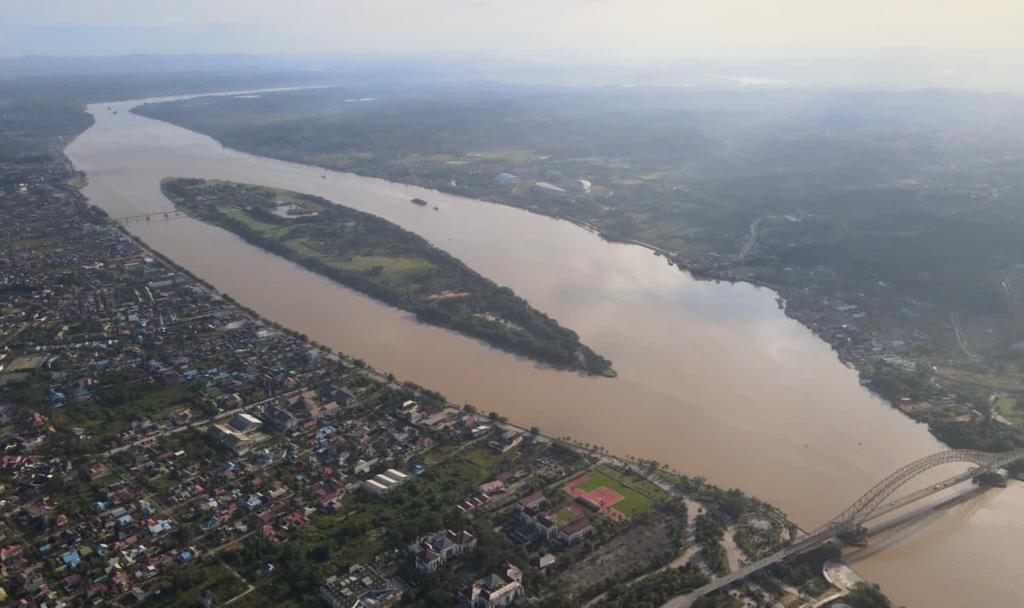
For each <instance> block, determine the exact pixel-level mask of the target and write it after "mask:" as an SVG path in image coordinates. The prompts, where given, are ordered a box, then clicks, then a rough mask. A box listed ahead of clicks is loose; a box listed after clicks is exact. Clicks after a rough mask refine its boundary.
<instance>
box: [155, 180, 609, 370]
mask: <svg viewBox="0 0 1024 608" xmlns="http://www.w3.org/2000/svg"><path fill="white" fill-rule="evenodd" d="M162 188H163V191H164V194H166V195H167V197H168V198H170V199H171V200H172V201H173V202H174V203H175V205H177V206H178V207H179V208H181V209H182V210H183V211H185V212H186V213H188V214H189V215H192V216H194V217H196V218H198V219H201V220H203V221H206V222H209V223H211V224H214V225H217V226H220V227H221V228H224V229H225V230H229V231H231V232H233V233H235V234H237V235H238V236H240V237H242V238H244V239H245V240H246V241H249V242H250V243H252V244H254V245H257V246H259V247H261V248H263V249H266V250H267V251H270V252H272V253H275V254H277V255H280V256H282V257H285V258H287V259H289V260H292V261H294V262H296V263H298V264H301V265H302V266H305V267H306V268H308V269H310V270H312V271H313V272H317V273H319V274H322V275H324V276H327V277H330V278H331V279H334V280H335V281H338V282H339V283H341V284H343V285H345V286H347V287H350V288H352V289H355V290H356V291H360V292H362V293H365V294H367V295H369V296H371V297H373V298H376V299H378V300H380V301H382V302H384V303H386V304H390V305H391V306H395V307H397V308H401V309H403V310H407V311H409V312H411V313H413V314H415V315H416V317H417V318H418V319H419V320H421V321H423V322H425V323H430V324H432V325H438V326H441V327H446V328H448V329H452V330H455V331H458V332H460V333H463V334H466V335H468V336H472V337H474V338H478V339H480V340H483V341H484V342H486V343H488V344H490V345H493V346H495V347H498V348H501V349H503V350H506V351H509V352H512V353H515V354H519V355H523V356H527V357H530V358H531V359H535V360H537V361H540V362H543V363H546V364H550V365H553V366H556V367H559V368H564V369H576V370H582V371H585V372H587V373H591V374H601V375H605V376H612V375H614V371H612V369H611V362H610V361H608V360H607V359H605V358H604V357H601V356H600V355H598V354H597V353H595V352H594V351H592V350H591V349H590V348H588V347H587V346H585V345H583V344H581V343H580V341H579V337H578V336H577V335H576V333H575V332H573V331H571V330H569V329H567V328H565V327H562V326H560V325H559V324H558V322H556V321H555V320H554V319H552V318H551V317H548V316H547V315H545V314H544V313H542V312H540V311H538V310H536V309H535V308H533V307H531V306H530V305H529V303H527V302H526V301H525V300H524V299H523V298H520V297H519V296H517V295H516V294H515V293H513V292H512V290H511V289H509V288H507V287H502V286H499V285H496V284H495V283H494V282H492V281H490V280H488V279H486V278H485V277H482V276H480V275H479V274H477V273H476V272H474V271H473V270H471V269H470V268H469V267H468V266H466V265H465V264H463V263H462V262H461V261H459V260H457V259H456V258H454V257H452V256H451V255H449V254H448V253H446V252H444V251H442V250H440V249H438V248H436V247H434V246H432V245H430V244H429V243H428V242H427V241H425V240H424V239H422V238H420V237H419V236H417V235H415V234H413V233H411V232H408V231H406V230H403V229H402V228H399V227H398V226H395V225H394V224H391V223H389V222H387V221H385V220H383V219H381V218H378V217H376V216H373V215H370V214H368V213H363V212H361V211H356V210H354V209H351V208H348V207H344V206H342V205H337V204H334V203H332V202H330V201H327V200H325V199H322V198H318V197H314V196H310V195H306V194H299V193H295V192H288V191H284V190H277V189H272V188H265V187H262V186H254V185H248V184H238V183H232V182H224V181H213V180H201V179H185V178H171V179H166V180H164V181H163V183H162Z"/></svg>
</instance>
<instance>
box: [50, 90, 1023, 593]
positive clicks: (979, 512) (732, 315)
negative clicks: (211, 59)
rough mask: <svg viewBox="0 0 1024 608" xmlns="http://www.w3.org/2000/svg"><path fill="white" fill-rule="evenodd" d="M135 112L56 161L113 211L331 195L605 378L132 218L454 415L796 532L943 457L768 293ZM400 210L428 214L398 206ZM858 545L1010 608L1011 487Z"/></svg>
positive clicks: (233, 244) (863, 568)
mask: <svg viewBox="0 0 1024 608" xmlns="http://www.w3.org/2000/svg"><path fill="white" fill-rule="evenodd" d="M138 103H139V102H137V101H135V102H118V103H111V104H96V105H93V106H90V108H89V111H90V112H91V113H93V114H94V115H95V117H96V124H95V125H94V126H93V127H91V128H90V129H88V130H87V131H86V132H84V133H83V134H82V135H80V136H79V137H78V138H77V139H76V140H75V141H74V142H72V143H71V144H70V145H69V146H68V148H67V154H68V156H69V157H70V158H71V160H72V161H73V162H74V164H75V166H76V167H77V168H78V169H81V170H83V171H85V172H86V174H87V175H88V179H89V183H88V186H87V187H86V189H85V193H86V195H87V196H88V197H89V199H90V201H91V202H92V203H93V204H95V205H98V206H100V207H102V208H103V209H105V210H106V211H107V212H108V213H110V215H111V216H112V217H115V218H122V217H127V216H132V215H138V214H145V213H153V212H163V211H165V210H170V209H173V205H172V204H171V203H170V202H169V201H167V200H166V199H165V198H164V197H163V195H162V194H161V193H160V188H159V183H160V180H161V179H162V178H164V177H170V176H183V177H204V178H218V179H228V180H236V181H240V182H248V183H254V184H261V185H266V186H273V187H280V188H287V189H291V190H295V191H299V192H305V193H309V194H315V195H319V196H323V197H325V198H327V199H329V200H332V201H334V202H336V203H339V204H343V205H348V206H350V207H353V208H356V209H359V210H362V211H366V212H369V213H373V214H375V215H378V216H380V217H383V218H385V219H387V220H389V221H392V222H394V223H396V224H398V225H400V226H402V227H403V228H406V229H408V230H411V231H413V232H416V233H417V234H419V235H421V236H422V237H424V238H425V239H427V240H428V241H430V242H431V243H433V244H434V245H436V246H438V247H440V248H442V249H445V250H446V251H448V252H450V253H451V254H453V255H455V256H456V257H458V258H460V259H461V260H462V261H464V262H465V263H466V264H468V265H469V266H471V267H472V268H473V269H475V270H476V271H478V272H480V273H481V274H483V275H485V276H487V277H489V278H491V279H493V280H494V281H496V282H498V283H499V284H503V285H507V286H509V287H511V288H512V289H514V290H515V291H516V292H517V293H518V294H520V295H522V296H523V297H525V298H527V299H528V300H529V301H530V303H531V304H533V305H534V306H535V307H537V308H539V309H540V310H543V311H544V312H546V313H548V314H549V315H551V316H553V317H554V318H556V319H558V321H559V322H561V323H562V324H563V325H566V326H568V327H570V328H572V329H573V330H575V331H576V332H578V333H579V334H580V337H581V339H582V340H583V342H585V343H586V344H588V345H590V346H591V347H593V348H594V349H595V350H596V351H597V352H598V353H600V354H602V355H604V356H606V357H608V358H610V359H611V360H612V361H613V362H614V366H615V369H616V371H618V373H619V376H618V378H615V379H607V378H596V377H586V376H581V375H578V374H575V373H570V372H564V371H556V370H552V369H546V368H544V367H541V366H538V365H537V364H535V363H534V362H532V361H529V360H526V359H523V358H520V357H516V356H514V355H510V354H507V353H504V352H502V351H498V350H495V349H492V348H489V347H487V346H486V345H485V344H483V343H481V342H478V341H476V340H473V339H470V338H466V337H464V336H461V335H459V334H456V333H452V332H449V331H446V330H442V329H439V328H435V327H432V326H427V325H423V324H420V323H418V322H416V321H415V319H413V318H412V316H411V315H409V314H407V313H405V312H403V311H401V310H397V309H394V308H391V307H388V306H386V305H383V304H381V303H378V302H376V301H374V300H371V299H369V298H367V297H364V296H362V295H360V294H357V293H355V292H353V291H351V290H349V289H346V288H344V287H342V286H340V285H337V284H335V283H333V282H331V281H330V280H328V279H325V278H322V277H319V276H317V275H315V274H312V273H310V272H308V271H306V270H304V269H302V268H300V267H298V266H296V265H294V264H292V263H290V262H287V261H285V260H282V259H280V258H277V257H275V256H273V255H270V254H268V253H265V252H263V251H261V250H259V249H257V248H255V247H252V246H250V245H248V244H246V243H245V242H243V241H242V240H241V239H239V238H237V237H235V236H234V235H232V234H230V233H228V232H225V231H223V230H221V229H219V228H216V227H212V226H209V225H206V224H203V223H201V222H198V221H195V220H192V219H188V218H181V219H163V218H162V217H157V218H154V219H152V220H151V221H137V222H132V223H129V224H127V227H128V229H129V230H130V231H131V232H132V233H133V234H136V235H138V236H139V237H141V238H142V239H143V240H144V241H145V242H146V243H147V244H148V245H150V246H151V247H152V248H154V249H156V250H157V251H160V252H161V253H163V254H165V255H167V256H168V257H169V258H171V259H173V260H174V261H175V262H177V263H178V264H180V265H182V266H184V267H185V268H188V269H189V270H190V271H192V272H194V273H195V274H196V275H198V276H199V277H202V278H203V279H205V280H207V281H209V282H210V283H212V284H213V285H215V286H216V287H217V288H218V289H219V290H221V291H223V292H225V293H228V294H230V295H231V296H233V297H234V298H236V299H237V300H238V301H239V302H241V303H242V304H245V305H246V306H249V307H251V308H252V309H254V310H256V311H257V312H259V313H260V314H262V315H264V316H266V317H267V318H269V319H272V320H274V321H277V322H280V323H282V324H284V325H286V326H288V327H291V328H293V329H295V330H298V331H300V332H303V333H305V334H307V335H309V336H310V337H311V338H313V339H316V340H318V341H320V342H322V343H324V344H327V345H330V346H331V347H333V348H335V349H337V350H339V351H341V352H344V353H347V354H350V355H353V356H358V357H361V358H363V359H365V360H366V361H368V362H369V363H370V364H371V365H373V366H374V367H376V368H378V369H380V370H384V371H390V372H393V373H394V374H395V375H396V376H398V377H399V378H401V379H407V380H412V381H415V382H417V383H419V384H422V385H424V386H427V387H430V388H433V389H436V390H439V391H441V392H443V393H444V394H445V395H446V396H447V397H448V398H449V399H451V400H452V401H455V402H457V403H472V404H474V405H477V406H478V407H480V408H481V409H483V410H485V411H490V410H495V411H498V412H500V413H501V414H503V415H506V416H508V417H509V419H510V420H511V421H513V422H516V423H518V424H521V425H524V426H532V425H536V426H538V427H540V429H541V430H542V431H543V432H544V433H546V434H549V435H554V436H564V435H570V436H572V437H573V438H576V439H579V440H581V441H586V442H588V443H592V444H597V445H601V446H604V447H605V448H607V449H609V450H611V451H613V452H616V453H619V454H622V455H633V456H640V457H644V458H653V459H656V460H658V461H660V462H664V463H668V464H669V465H671V466H673V467H675V468H677V469H679V470H680V471H682V472H684V473H687V474H691V475H701V476H704V477H706V478H707V479H709V480H710V481H713V482H714V483H717V484H719V485H722V486H726V487H738V488H741V489H743V490H744V491H746V492H748V493H750V494H752V495H755V496H758V497H760V498H763V499H765V500H767V501H769V502H771V503H773V504H775V505H777V506H779V507H781V508H782V509H783V510H785V511H786V512H787V513H788V514H789V515H790V516H791V517H792V518H793V520H794V521H796V522H798V523H799V524H800V525H801V526H802V527H804V528H805V529H808V530H809V529H812V528H815V527H817V526H818V525H819V524H821V523H824V522H825V521H826V520H828V519H830V518H831V517H832V516H833V515H835V514H836V513H838V512H839V511H841V510H842V509H843V508H844V507H846V506H847V505H848V504H850V503H851V502H853V501H854V500H855V499H856V498H857V497H858V496H860V494H862V493H863V492H864V491H866V490H867V489H868V488H870V487H871V486H872V485H874V483H875V482H877V481H878V480H880V479H881V478H883V477H885V476H886V475H887V474H888V473H889V472H891V471H892V470H894V469H896V468H898V467H900V466H902V465H903V464H906V463H908V462H910V461H911V460H914V459H916V458H919V457H922V456H925V455H927V454H930V453H933V452H937V451H940V450H942V449H943V446H942V445H941V444H940V443H939V442H937V441H936V440H935V439H934V438H933V437H932V436H931V435H930V434H929V433H928V431H927V429H926V428H925V427H924V426H923V425H920V424H917V423H915V422H913V421H911V420H910V419H908V418H906V417H905V416H903V415H902V414H900V413H899V412H897V411H896V410H894V409H892V408H891V407H890V406H889V405H887V404H885V403H883V402H882V401H881V400H879V399H878V398H876V397H874V396H873V395H872V394H870V393H869V392H868V391H867V390H865V389H864V388H863V387H862V386H861V385H860V384H859V382H858V378H857V374H856V373H855V372H854V371H853V370H851V369H849V368H847V367H846V366H844V365H843V364H842V363H841V362H840V361H839V359H838V358H837V356H836V354H835V353H834V352H833V351H832V349H831V348H830V347H829V345H828V344H826V343H825V342H823V341H822V340H820V339H818V338H817V337H815V336H814V335H813V334H812V333H811V332H810V331H809V330H808V329H806V328H805V327H803V326H802V325H800V324H799V323H797V322H796V321H794V320H792V319H790V318H788V317H786V316H785V314H784V313H783V312H782V311H781V310H780V309H779V307H778V304H777V302H776V295H775V293H774V292H772V291H770V290H768V289H764V288H759V287H754V286H751V285H748V284H725V283H721V284H718V283H714V282H709V281H697V280H695V279H693V278H692V277H690V276H689V275H688V274H687V273H685V272H682V271H680V270H679V269H677V268H674V267H672V266H670V265H669V264H667V263H666V261H665V260H664V259H663V258H660V257H658V256H655V255H654V254H653V253H652V252H651V251H649V250H647V249H644V248H642V247H639V246H635V245H624V244H616V243H609V242H606V241H604V240H602V239H601V238H600V237H598V236H597V235H595V234H593V233H591V232H589V231H587V230H585V229H583V228H580V227H578V226H576V225H574V224H572V223H569V222H565V221H560V220H555V219H551V218H547V217H543V216H540V215H536V214H531V213H528V212H524V211H521V210H517V209H513V208H510V207H505V206H501V205H496V204H492V203H487V202H483V201H479V200H473V199H467V198H461V197H457V196H451V195H447V194H441V193H438V192H435V191H432V190H427V189H424V188H418V187H414V186H407V185H402V184H395V183H391V182H387V181H384V180H379V179H373V178H366V177H359V176H356V175H352V174H346V173H338V172H333V171H326V170H322V169H319V168H316V167H311V166H305V165H298V164H294V163H287V162H282V161H277V160H272V159H267V158H263V157H258V156H253V155H249V154H245V153H242V152H238V151H235V150H231V149H227V148H225V147H223V146H221V145H220V144H219V143H217V142H216V141H214V140H212V139H210V138H208V137H206V136H203V135H199V134H196V133H194V132H191V131H188V130H186V129H182V128H179V127H176V126H173V125H169V124H166V123H163V122H159V121H155V120H151V119H147V118H143V117H141V116H137V115H135V114H132V113H130V112H129V109H130V108H131V107H134V106H136V105H138ZM108 108H109V109H108ZM114 111H116V112H117V113H116V114H115V113H114ZM413 197H420V198H423V199H425V200H427V201H429V203H430V206H427V207H421V206H418V205H413V204H411V203H410V202H409V201H410V199H411V198H413ZM435 205H436V206H437V207H438V208H439V209H438V210H437V211H434V210H433V209H432V208H431V207H432V206H435ZM952 472H954V471H952V470H948V469H945V470H943V471H941V472H940V475H941V473H952ZM871 549H872V550H871V551H866V552H861V554H860V555H859V556H857V558H858V560H859V561H857V562H856V564H855V568H856V569H857V570H858V571H859V572H860V573H861V574H862V575H864V576H865V578H868V579H869V580H872V581H874V582H878V583H879V584H881V585H882V587H883V589H884V590H885V591H886V592H887V593H888V594H889V595H890V596H891V597H893V598H894V600H896V601H897V602H898V603H900V604H905V605H907V606H909V607H912V608H932V607H935V608H965V607H975V606H977V607H992V608H996V607H1005V606H1024V585H1021V584H1020V583H1019V582H1018V581H1016V580H1015V579H1014V576H1015V575H1016V571H1017V569H1018V564H1017V561H1018V560H1019V559H1020V558H1021V557H1024V487H1022V485H1021V484H1018V483H1011V484H1010V486H1009V487H1008V488H1005V489H995V490H991V491H989V492H987V493H985V494H984V495H982V496H980V497H977V498H974V499H972V500H970V501H966V502H963V503H961V504H958V505H956V506H952V507H948V508H944V509H942V510H940V511H937V512H935V513H932V514H931V515H929V516H928V517H926V518H924V519H922V520H918V521H917V523H915V524H912V525H909V526H905V527H904V528H902V529H900V530H897V531H896V532H895V533H891V534H889V535H888V536H886V537H884V538H883V539H882V540H881V541H880V542H879V543H878V546H877V547H874V546H873V547H872V548H871Z"/></svg>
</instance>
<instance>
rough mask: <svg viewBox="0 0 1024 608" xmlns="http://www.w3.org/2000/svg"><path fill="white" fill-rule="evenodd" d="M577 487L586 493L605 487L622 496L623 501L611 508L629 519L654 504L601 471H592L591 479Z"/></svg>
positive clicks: (585, 480)
mask: <svg viewBox="0 0 1024 608" xmlns="http://www.w3.org/2000/svg"><path fill="white" fill-rule="evenodd" d="M576 487H577V488H579V489H581V490H583V491H584V492H593V491H594V490H597V489H598V488H601V487H605V488H608V489H609V490H611V491H613V492H615V493H616V494H618V495H620V496H622V500H620V501H618V502H616V503H615V504H614V505H610V506H611V507H613V508H614V509H615V510H617V511H619V512H620V513H622V514H623V515H626V516H627V517H632V516H633V515H636V514H639V513H644V512H646V511H648V510H650V508H651V506H652V505H653V504H654V503H653V502H652V501H651V499H649V498H647V497H646V496H644V495H642V494H640V493H638V492H636V491H634V490H631V489H629V488H627V487H626V486H624V485H622V484H621V483H619V482H618V481H617V480H616V479H614V478H612V477H610V476H608V475H606V474H605V473H602V472H601V471H591V472H590V473H589V477H588V478H587V479H584V480H583V481H582V482H580V483H578V484H576Z"/></svg>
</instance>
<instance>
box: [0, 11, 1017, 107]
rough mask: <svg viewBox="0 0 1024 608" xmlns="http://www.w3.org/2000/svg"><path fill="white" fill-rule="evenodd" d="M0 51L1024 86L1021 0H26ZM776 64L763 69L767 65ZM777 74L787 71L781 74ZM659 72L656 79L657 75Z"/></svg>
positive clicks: (0, 37)
mask: <svg viewBox="0 0 1024 608" xmlns="http://www.w3.org/2000/svg"><path fill="white" fill-rule="evenodd" d="M0 8H3V10H4V14H5V22H4V24H3V25H0V56H5V57H17V56H24V55H53V56H102V55H125V54H181V53H203V54H206V53H209V54H222V53H240V54H260V55H298V56H319V57H337V56H359V57H364V58H365V57H372V58H410V57H411V58H416V59H443V60H452V59H457V60H460V61H465V60H476V61H482V60H487V61H494V62H502V61H504V62H509V61H516V62H523V63H532V64H537V65H544V64H549V65H550V64H559V65H580V64H587V63H614V64H626V65H645V66H655V67H657V66H662V67H664V66H670V65H672V64H674V63H676V62H680V61H691V62H692V61H698V62H705V63H717V64H720V65H732V66H735V65H749V66H751V67H753V68H755V69H756V68H758V67H760V66H773V68H774V69H775V70H776V73H763V74H750V75H753V76H763V77H767V78H775V79H779V80H785V81H788V80H789V77H790V76H791V75H792V70H794V69H796V70H798V74H799V75H798V77H797V79H798V80H800V79H806V83H815V84H821V83H826V84H834V83H838V84H859V85H864V84H867V85H877V86H899V85H901V84H902V85H907V86H948V87H955V88H983V89H1004V90H1022V89H1024V84H1022V83H1021V82H1020V81H1018V80H1011V81H1007V80H1006V77H1007V75H1008V74H1014V73H1020V71H1019V70H1018V69H1017V68H1019V67H1021V65H1022V64H1024V42H1022V38H1021V37H1020V35H1019V32H1020V30H1021V25H1024V3H1020V2H1014V1H1012V0H985V1H982V2H967V1H964V0H947V1H941V2H934V1H926V0H904V1H902V2H899V3H891V2H881V1H878V0H870V1H866V2H858V3H850V2H843V1H840V0H818V1H812V0H788V1H785V2H775V3H765V2H757V1H755V0H729V1H726V2H717V3H706V2H692V1H689V0H687V1H682V2H671V1H666V0H642V1H640V2H628V1H625V0H598V1H594V0H562V1H560V2H555V3H552V2H541V1H539V0H524V1H522V2H515V3H509V2H495V1H488V0H437V1H435V2H429V3H428V2H417V1H415V0H384V1H381V2H374V3H372V4H371V3H365V2H350V1H342V2H328V1H324V0H297V1H295V2H289V3H287V5H285V4H283V3H280V2H274V1H272V0H250V1H244V2H243V1H240V0H209V1H204V2H200V1H198V0H185V1H180V2H170V1H166V0H156V1H154V2H146V3H144V5H143V4H140V3H137V2H130V1H128V0H54V1H52V2H48V3H47V6H46V10H45V11H42V10H40V8H39V4H38V3H34V2H29V1H27V0H6V1H3V2H0ZM770 71H771V70H769V72H770ZM780 74H781V75H780ZM662 78H663V77H662Z"/></svg>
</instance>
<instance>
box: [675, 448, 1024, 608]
mask: <svg viewBox="0 0 1024 608" xmlns="http://www.w3.org/2000/svg"><path fill="white" fill-rule="evenodd" d="M1019 460H1024V448H1021V449H1017V450H1013V451H1009V452H1001V453H990V452H980V451H977V450H947V451H945V452H939V453H937V454H932V455H931V456H925V457H924V458H921V459H919V460H915V461H914V462H911V463H910V464H908V465H906V466H904V467H901V468H900V469H898V470H896V471H895V472H893V473H892V474H891V475H889V476H888V477H886V478H885V479H883V480H882V481H880V482H878V483H877V484H875V486H874V487H873V488H871V489H870V490H868V491H867V492H866V493H864V495H863V496H861V497H860V498H858V499H857V500H856V501H855V502H854V503H853V504H852V505H850V506H849V507H847V508H846V509H845V510H844V511H843V512H842V513H840V514H839V515H836V516H835V517H833V518H832V519H831V520H829V521H828V522H827V523H826V524H825V525H823V526H821V527H820V528H818V529H817V530H815V531H814V532H811V533H810V534H808V535H806V536H803V537H800V538H798V539H796V540H795V541H794V542H793V544H791V545H789V546H788V547H784V548H782V549H780V550H779V551H777V552H775V553H773V554H772V555H769V556H767V557H764V558H762V559H760V560H757V561H756V562H753V563H750V564H747V565H746V566H743V567H742V568H740V569H738V570H736V571H735V572H732V573H730V574H728V575H726V576H723V577H720V578H718V579H716V580H713V581H711V582H710V583H708V584H706V585H704V586H703V587H700V588H698V589H695V590H693V591H691V592H690V593H688V594H684V595H677V596H676V597H674V598H671V599H669V600H668V601H667V602H666V603H665V604H663V605H662V608H684V607H688V606H689V605H690V603H691V602H692V601H693V600H695V599H696V598H698V597H700V596H702V595H707V594H708V593H712V592H714V591H717V590H719V589H722V588H724V587H727V586H729V585H731V584H732V583H735V582H736V581H739V580H741V579H744V578H746V577H748V576H750V575H751V574H753V573H755V572H758V571H760V570H763V569H764V568H767V567H768V566H771V565H773V564H777V563H779V562H782V561H784V560H786V559H789V558H791V557H794V556H797V555H800V554H801V553H805V552H807V551H810V550H811V549H813V548H815V547H817V546H819V545H821V544H823V543H825V542H828V541H830V540H832V539H834V538H836V537H837V536H841V535H843V534H846V533H850V532H856V531H857V530H859V529H860V527H861V525H862V524H864V523H865V522H867V521H868V520H870V519H874V518H876V517H879V516H881V515H884V514H886V513H889V512H891V511H894V510H896V509H899V508H901V507H904V506H906V505H908V504H911V503H913V502H915V501H917V500H920V499H922V498H925V497H926V496H930V495H932V494H935V493H936V492H940V491H942V490H944V489H946V488H949V487H952V486H954V485H956V484H958V483H962V482H964V481H967V480H968V479H972V478H973V477H976V476H978V475H981V474H984V473H989V472H993V471H995V470H997V469H999V468H1002V467H1005V466H1008V465H1011V464H1013V463H1015V462H1017V461H1019ZM957 462H963V463H968V464H974V465H977V466H975V467H972V468H971V469H970V470H968V471H967V472H965V473H961V474H959V475H956V476H953V477H951V478H949V479H947V480H945V481H943V482H941V483H938V484H935V485H933V486H930V487H928V488H925V489H923V490H919V491H917V492H914V493H912V494H910V495H907V496H904V497H903V498H900V499H897V500H894V501H891V502H886V499H888V498H890V497H891V496H892V495H893V494H895V493H896V491H897V490H899V489H900V488H901V487H903V486H905V485H906V484H907V483H908V482H910V481H911V480H913V479H914V478H916V477H918V476H919V475H921V474H922V473H925V472H926V471H928V470H930V469H933V468H935V467H938V466H942V465H944V464H951V463H957Z"/></svg>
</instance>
